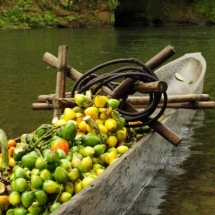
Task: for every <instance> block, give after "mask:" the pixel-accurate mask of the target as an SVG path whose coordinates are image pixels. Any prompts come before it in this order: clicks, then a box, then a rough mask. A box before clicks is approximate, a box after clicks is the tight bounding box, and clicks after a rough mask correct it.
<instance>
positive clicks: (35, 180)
mask: <svg viewBox="0 0 215 215" xmlns="http://www.w3.org/2000/svg"><path fill="white" fill-rule="evenodd" d="M42 185H43V180H42V178H41V177H40V176H39V175H32V176H31V187H32V188H34V189H40V188H41V187H42Z"/></svg>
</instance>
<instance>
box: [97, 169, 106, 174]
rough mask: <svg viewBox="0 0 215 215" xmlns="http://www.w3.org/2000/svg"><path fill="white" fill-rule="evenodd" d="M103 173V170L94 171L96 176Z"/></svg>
mask: <svg viewBox="0 0 215 215" xmlns="http://www.w3.org/2000/svg"><path fill="white" fill-rule="evenodd" d="M104 171H105V169H97V170H96V174H97V175H100V174H101V173H103V172H104Z"/></svg>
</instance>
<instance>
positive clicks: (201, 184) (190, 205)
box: [123, 111, 215, 215]
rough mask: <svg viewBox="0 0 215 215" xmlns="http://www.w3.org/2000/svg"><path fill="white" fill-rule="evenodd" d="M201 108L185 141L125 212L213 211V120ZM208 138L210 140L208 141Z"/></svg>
mask: <svg viewBox="0 0 215 215" xmlns="http://www.w3.org/2000/svg"><path fill="white" fill-rule="evenodd" d="M205 115H207V112H205V111H198V112H197V114H196V116H195V117H194V119H193V121H192V122H191V123H190V124H189V125H187V127H186V128H185V130H184V132H183V136H182V137H183V141H182V143H181V144H180V145H179V146H178V147H177V149H173V151H172V152H171V153H170V154H169V156H168V158H167V159H166V161H165V162H164V163H163V165H162V166H161V168H160V170H159V171H158V172H157V173H156V174H155V175H154V177H153V178H152V179H151V181H150V182H149V183H148V185H147V186H146V187H144V188H143V189H142V190H141V191H143V190H144V192H141V191H140V192H139V193H138V195H137V196H136V198H135V199H134V201H133V202H132V203H131V205H130V206H129V208H128V209H127V211H126V212H125V213H123V215H170V214H177V215H184V214H189V215H200V214H201V215H202V214H205V215H210V214H211V212H212V211H215V205H214V202H215V170H214V165H213V164H214V163H215V156H214V154H215V147H214V142H213V141H211V140H214V137H213V134H211V132H207V131H208V126H209V127H210V126H212V121H211V120H208V121H207V120H206V121H205ZM207 140H208V141H207Z"/></svg>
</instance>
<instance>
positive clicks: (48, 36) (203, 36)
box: [0, 26, 215, 215]
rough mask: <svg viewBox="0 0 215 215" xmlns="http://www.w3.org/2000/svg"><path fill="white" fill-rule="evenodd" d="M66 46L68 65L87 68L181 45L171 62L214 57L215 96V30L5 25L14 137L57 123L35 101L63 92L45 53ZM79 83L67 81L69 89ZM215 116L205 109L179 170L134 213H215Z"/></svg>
mask: <svg viewBox="0 0 215 215" xmlns="http://www.w3.org/2000/svg"><path fill="white" fill-rule="evenodd" d="M59 45H68V46H69V58H68V62H69V64H70V65H71V66H72V67H74V68H75V69H77V70H78V71H80V72H86V71H87V70H89V69H91V68H92V67H94V66H96V65H98V64H100V63H103V62H105V61H108V60H112V59H117V58H127V57H129V58H130V57H135V58H138V59H140V60H141V61H143V62H146V61H148V60H149V59H150V58H151V57H153V56H154V55H155V54H157V53H158V52H160V51H161V50H162V49H163V48H165V47H166V46H168V45H171V46H173V47H174V49H175V50H176V54H175V55H174V56H173V57H171V59H170V60H173V59H175V58H178V57H180V56H182V55H184V54H186V53H190V52H201V53H202V55H203V56H204V57H205V59H206V62H207V73H206V77H205V87H204V93H208V94H210V96H211V100H215V88H214V68H215V60H214V53H215V27H208V26H189V27H185V26H183V27H182V26H181V27H160V28H151V27H149V28H129V29H128V28H125V29H115V28H99V29H97V28H96V29H95V28H91V29H37V30H0V72H1V78H0V81H1V82H0V92H1V94H0V101H1V106H0V128H1V129H3V130H4V131H5V132H6V133H7V136H8V137H9V138H10V137H11V138H12V137H18V136H20V135H21V134H23V133H28V132H31V131H33V130H35V129H36V128H37V127H38V126H39V125H41V124H43V123H51V120H52V115H53V112H52V111H33V110H32V103H34V102H37V97H38V95H41V94H50V93H54V92H55V83H56V70H55V69H53V68H51V67H50V66H49V65H48V64H46V63H45V62H43V61H42V57H43V55H44V53H45V52H49V53H51V54H53V55H55V56H57V53H58V47H59ZM170 60H169V61H170ZM72 84H73V82H72V81H70V80H68V81H67V90H68V91H69V90H70V89H71V86H72ZM214 119H215V112H214V110H206V111H198V112H197V115H196V117H195V118H194V120H193V121H192V122H191V124H188V126H187V130H186V131H185V132H184V136H183V138H184V140H183V142H182V143H181V145H180V146H179V148H178V149H177V150H176V151H175V152H173V154H172V155H174V153H177V155H179V156H178V157H179V158H180V157H181V159H178V160H177V161H173V160H174V159H173V157H174V156H172V155H170V161H171V165H170V166H171V167H170V168H168V169H161V170H160V172H159V173H158V174H157V175H156V177H155V180H154V181H153V182H152V183H151V184H150V185H149V186H148V188H147V189H149V190H151V191H152V192H149V193H153V195H152V194H149V196H148V197H147V199H146V198H143V197H142V196H141V194H140V195H139V196H138V198H137V199H136V200H135V204H133V206H131V209H130V213H129V214H134V215H140V214H141V215H144V214H145V215H149V214H151V215H157V214H160V215H170V214H171V215H172V214H178V215H180V214H181V215H182V214H183V215H184V214H189V215H192V214H193V215H200V214H201V215H203V214H207V215H211V214H214V213H215V168H214V164H215V145H214V142H215V136H214V133H213V132H214ZM171 159H173V160H171ZM168 162H169V161H168Z"/></svg>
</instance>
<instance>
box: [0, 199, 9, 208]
mask: <svg viewBox="0 0 215 215" xmlns="http://www.w3.org/2000/svg"><path fill="white" fill-rule="evenodd" d="M9 204H10V202H9V197H8V196H6V195H3V196H0V211H4V210H6V209H7V208H8V206H9Z"/></svg>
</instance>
